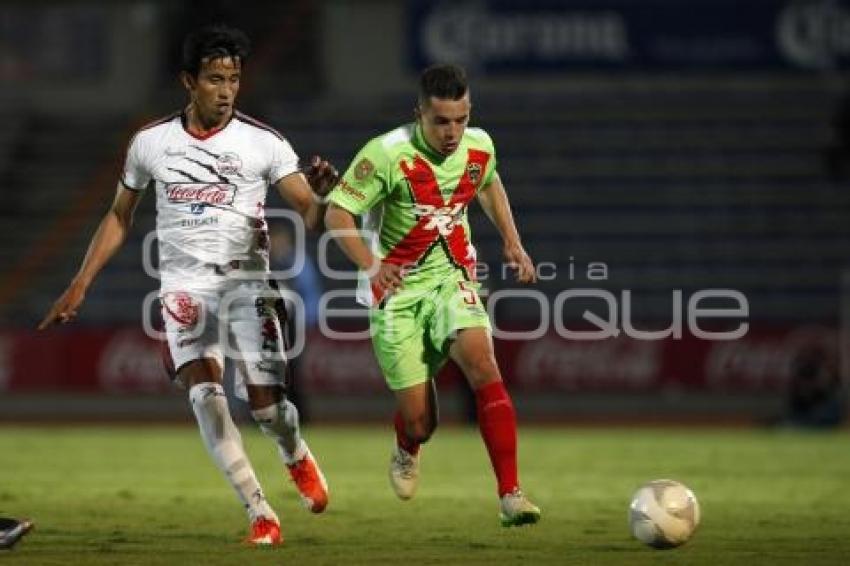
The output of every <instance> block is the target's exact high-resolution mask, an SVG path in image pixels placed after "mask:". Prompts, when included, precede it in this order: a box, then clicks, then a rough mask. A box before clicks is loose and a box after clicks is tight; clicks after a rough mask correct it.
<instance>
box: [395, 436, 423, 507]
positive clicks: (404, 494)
mask: <svg viewBox="0 0 850 566" xmlns="http://www.w3.org/2000/svg"><path fill="white" fill-rule="evenodd" d="M390 485H392V486H393V491H395V494H396V495H397V496H398V498H399V499H405V500H406V499H410V498H411V497H413V494H415V493H416V486H418V485H419V455H418V454H417V455H416V456H414V455H413V454H410V453H409V452H407V451H406V450H404V449H403V448H399V447H398V446H396V447H395V450H393V453H392V456H391V457H390Z"/></svg>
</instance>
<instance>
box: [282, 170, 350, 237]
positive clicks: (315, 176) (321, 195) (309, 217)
mask: <svg viewBox="0 0 850 566" xmlns="http://www.w3.org/2000/svg"><path fill="white" fill-rule="evenodd" d="M338 179H339V174H338V173H337V170H336V168H334V166H333V165H331V164H330V163H328V162H327V161H324V160H322V159H321V158H319V157H317V156H314V157H313V159H312V160H311V161H310V165H309V167H306V168H305V169H303V170H302V171H296V172H294V173H292V174H290V175H287V176H286V177H283V178H282V179H280V180H279V181H277V183H275V188H276V189H277V191H278V193H280V196H281V197H282V198H283V200H285V201H286V202H287V203H288V204H289V206H291V207H292V208H293V210H295V212H297V213H298V214H299V215H300V216H301V217H302V218H303V219H304V225H305V226H306V227H307V229H309V230H321V229H322V221H323V219H324V216H325V209H326V206H327V205H326V203H325V197H327V195H328V193H329V192H330V191H331V189H333V187H334V185H336V182H337V180H338Z"/></svg>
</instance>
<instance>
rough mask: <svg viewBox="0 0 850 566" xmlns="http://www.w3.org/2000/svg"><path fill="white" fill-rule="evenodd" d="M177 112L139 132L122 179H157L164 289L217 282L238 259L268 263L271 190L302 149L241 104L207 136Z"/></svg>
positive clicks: (138, 184)
mask: <svg viewBox="0 0 850 566" xmlns="http://www.w3.org/2000/svg"><path fill="white" fill-rule="evenodd" d="M184 123H185V116H184V114H182V113H178V114H174V115H172V116H169V117H167V118H164V119H162V120H160V121H158V122H154V123H153V124H150V125H148V126H146V127H144V128H142V129H141V130H139V132H138V133H136V135H135V137H134V138H133V140H132V141H131V142H130V147H129V149H128V150H127V159H126V162H125V164H124V172H123V175H122V177H121V182H122V183H123V184H124V186H125V187H127V188H128V189H131V190H135V191H141V190H144V189H145V188H146V187H147V186H148V184H149V183H150V182H151V181H153V186H154V190H155V191H156V210H157V217H156V229H157V239H158V240H159V269H160V276H161V279H162V289H163V290H179V289H183V290H185V289H197V288H213V287H216V286H217V285H219V284H220V282H221V268H222V267H225V266H229V265H232V262H234V261H237V260H238V261H239V262H241V263H240V265H242V266H244V268H246V269H250V270H260V271H263V272H265V271H268V234H267V232H266V223H265V220H264V207H265V202H266V192H267V190H268V187H269V186H270V185H273V184H274V183H276V182H277V181H279V180H280V179H282V178H283V177H286V176H287V175H291V174H293V173H295V172H297V171H298V156H297V155H296V154H295V152H294V151H293V149H292V147H291V146H290V145H289V143H288V142H287V141H286V140H285V139H284V138H283V137H282V136H281V135H280V134H278V133H277V132H276V131H274V130H273V129H271V128H270V127H268V126H266V125H264V124H262V123H260V122H258V121H256V120H254V119H252V118H249V117H247V116H245V115H244V114H241V113H239V112H234V114H233V117H232V118H231V120H230V121H229V122H228V123H227V124H226V125H225V126H224V128H222V129H220V130H217V131H216V132H214V133H213V134H211V135H209V136H206V137H203V138H201V137H197V136H194V135H193V134H190V133H189V132H187V131H186V129H185V127H184Z"/></svg>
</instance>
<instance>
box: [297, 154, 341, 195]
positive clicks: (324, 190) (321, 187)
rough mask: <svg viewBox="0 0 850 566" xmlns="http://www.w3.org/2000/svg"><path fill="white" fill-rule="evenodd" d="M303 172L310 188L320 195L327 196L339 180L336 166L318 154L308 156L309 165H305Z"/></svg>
mask: <svg viewBox="0 0 850 566" xmlns="http://www.w3.org/2000/svg"><path fill="white" fill-rule="evenodd" d="M303 172H304V176H305V177H307V182H308V183H309V184H310V188H312V189H313V192H314V193H316V194H317V195H319V196H320V197H324V196H327V194H328V193H329V192H331V189H333V188H334V187H335V186H336V184H337V182H338V181H339V172H338V171H337V170H336V167H334V166H333V165H331V164H330V163H329V162H328V161H325V160H324V159H322V158H321V157H319V156H318V155H314V156H313V157H312V158H310V165H308V166H307V167H305V168H304V169H303Z"/></svg>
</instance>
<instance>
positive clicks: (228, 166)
mask: <svg viewBox="0 0 850 566" xmlns="http://www.w3.org/2000/svg"><path fill="white" fill-rule="evenodd" d="M215 168H216V170H217V171H218V172H219V173H221V174H222V175H238V174H239V172H240V171H242V159H241V158H240V157H239V156H238V155H237V154H235V153H233V152H232V151H226V152H224V153H222V154H221V155H219V156H218V159H216V161H215Z"/></svg>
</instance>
